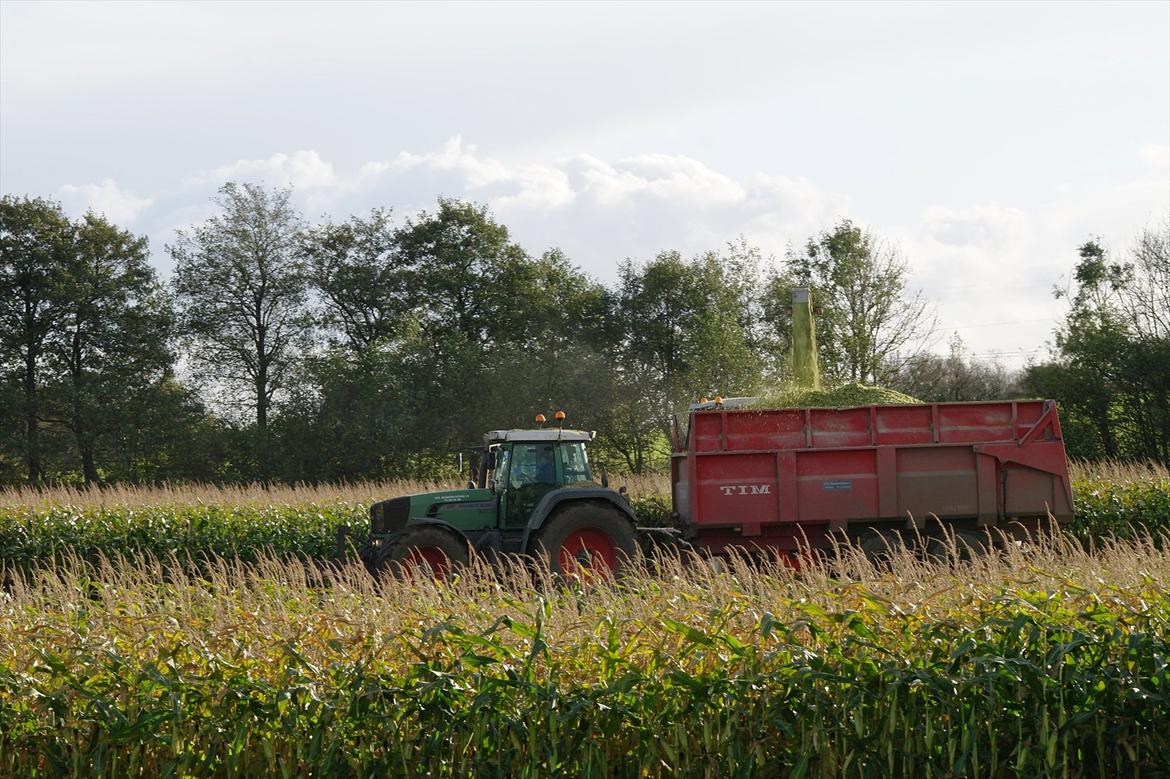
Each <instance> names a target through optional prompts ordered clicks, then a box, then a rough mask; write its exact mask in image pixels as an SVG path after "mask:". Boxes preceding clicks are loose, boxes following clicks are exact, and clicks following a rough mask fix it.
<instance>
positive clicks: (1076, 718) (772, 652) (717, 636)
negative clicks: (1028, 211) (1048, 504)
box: [0, 536, 1170, 777]
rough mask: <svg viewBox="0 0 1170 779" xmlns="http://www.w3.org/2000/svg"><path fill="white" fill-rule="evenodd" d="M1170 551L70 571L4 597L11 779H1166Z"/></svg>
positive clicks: (0, 699) (1066, 545)
mask: <svg viewBox="0 0 1170 779" xmlns="http://www.w3.org/2000/svg"><path fill="white" fill-rule="evenodd" d="M1162 540H1163V541H1164V540H1165V539H1162ZM1168 548H1170V545H1167V544H1165V543H1162V544H1158V543H1155V539H1152V538H1150V537H1148V536H1147V537H1138V538H1134V539H1130V540H1116V541H1115V540H1106V541H1105V542H1103V543H1102V544H1100V545H1099V546H1098V547H1097V548H1096V549H1094V550H1093V551H1091V552H1090V551H1086V550H1085V549H1084V548H1083V547H1081V546H1080V545H1077V544H1073V543H1070V542H1068V541H1067V540H1062V539H1043V540H1039V541H1038V542H1037V543H1035V544H1032V545H1029V546H1028V547H1011V548H1009V549H1006V550H1003V551H1001V552H999V553H997V554H996V555H994V556H991V557H988V558H985V559H981V560H979V561H977V562H976V563H960V562H957V561H954V560H951V561H946V562H942V563H929V564H928V563H924V562H922V561H918V560H915V559H913V558H910V557H908V556H899V557H896V558H895V560H894V561H893V567H892V569H890V570H878V569H875V568H873V567H871V566H870V565H869V564H868V563H867V562H866V560H865V558H864V556H863V555H861V554H860V553H859V552H858V551H857V550H845V552H844V554H843V556H842V558H841V560H840V562H839V563H837V564H835V567H828V565H827V564H822V563H810V564H809V565H806V566H805V568H804V569H803V570H801V571H799V572H797V571H794V570H793V569H791V568H790V567H788V566H785V565H782V564H777V565H771V566H761V565H752V566H747V565H742V564H740V562H739V561H732V564H731V566H730V570H729V571H727V572H717V571H715V570H713V569H712V568H710V567H708V566H706V565H702V564H689V565H684V564H683V563H682V562H681V561H677V560H676V561H667V562H666V563H665V564H664V565H663V566H661V567H660V568H659V569H657V570H656V571H655V572H653V573H651V572H650V571H649V570H646V569H639V570H637V571H635V572H633V573H632V574H631V575H630V576H629V577H627V578H624V579H622V580H621V581H616V582H615V581H610V580H599V579H593V580H587V581H585V582H571V581H570V582H566V583H563V584H560V585H557V584H554V583H553V582H550V581H548V580H547V579H546V578H542V577H541V576H539V575H534V574H531V573H530V572H528V571H526V570H525V569H522V568H505V569H491V568H488V567H484V566H477V567H475V568H473V569H472V570H470V571H468V572H466V573H465V574H464V575H463V576H461V577H460V578H458V579H457V580H456V581H454V582H452V583H450V584H438V583H434V582H430V581H419V580H414V581H410V582H399V581H388V582H381V583H379V582H375V581H374V580H372V579H371V578H370V577H369V576H368V575H367V574H366V573H365V571H364V570H362V569H360V568H358V567H347V568H341V569H336V570H327V571H321V570H320V569H318V568H313V567H306V566H304V565H301V564H299V563H296V562H295V561H289V560H275V559H265V560H262V561H261V562H260V563H259V564H257V565H252V566H245V565H242V564H237V563H232V562H229V561H219V562H218V563H217V564H216V565H215V566H213V567H212V568H211V569H210V570H209V571H207V572H206V573H205V574H204V575H202V576H195V575H193V574H189V573H184V572H183V571H182V570H181V569H178V568H177V567H174V566H167V565H164V564H161V563H159V562H158V561H156V560H151V559H150V558H138V559H130V560H122V559H115V560H111V561H106V562H102V563H100V564H98V565H96V566H95V565H91V564H88V563H84V562H81V561H76V560H75V561H73V562H72V563H70V564H68V565H66V566H64V567H61V568H58V569H55V570H43V571H39V572H36V573H35V574H33V575H30V576H27V577H26V576H21V577H18V578H17V580H16V581H15V582H14V583H13V586H12V587H11V589H10V590H9V592H7V593H6V594H0V775H4V776H14V777H21V776H167V775H169V776H187V775H190V776H262V775H271V776H275V775H302V776H303V775H321V776H342V777H346V776H355V777H356V776H383V775H394V776H428V777H429V776H466V775H475V776H509V777H523V776H629V777H634V776H777V775H788V776H811V777H837V776H859V777H860V776H875V777H876V776H940V777H941V776H1008V775H1012V776H1019V775H1024V776H1069V777H1078V776H1115V775H1129V776H1134V775H1142V776H1147V775H1148V776H1156V775H1165V774H1164V773H1159V772H1165V771H1166V770H1168V768H1170V766H1168V764H1167V752H1166V749H1165V747H1166V743H1167V733H1166V730H1165V723H1166V722H1167V721H1170V672H1168V661H1170V644H1168V638H1167V637H1168V636H1170V597H1168V594H1167V590H1166V586H1165V583H1166V582H1167V581H1170V551H1167V549H1168ZM164 571H165V575H164Z"/></svg>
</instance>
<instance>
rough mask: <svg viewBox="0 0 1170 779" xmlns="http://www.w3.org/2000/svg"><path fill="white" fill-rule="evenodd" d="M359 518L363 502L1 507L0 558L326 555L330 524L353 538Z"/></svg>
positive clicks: (333, 531)
mask: <svg viewBox="0 0 1170 779" xmlns="http://www.w3.org/2000/svg"><path fill="white" fill-rule="evenodd" d="M366 517H367V507H366V506H355V505H351V504H346V503H331V504H312V503H310V504H302V505H176V506H143V507H140V508H125V507H109V508H102V507H98V508H95V507H87V508H79V507H75V506H53V507H51V508H47V509H32V508H24V509H15V508H7V509H0V563H3V564H17V565H20V566H22V567H23V566H38V565H44V564H46V563H50V562H52V561H61V560H62V559H64V558H66V557H69V556H76V557H79V558H81V559H83V560H89V561H96V560H98V559H99V558H100V557H102V556H105V557H114V556H118V555H141V554H149V555H154V556H155V557H159V558H167V557H169V556H170V555H175V556H177V557H178V558H179V559H180V560H183V559H186V558H193V559H196V560H198V559H200V558H203V557H211V558H220V557H223V558H230V559H240V560H244V561H255V560H257V559H258V558H259V557H260V556H261V555H295V556H298V557H304V558H314V559H331V558H334V557H335V556H336V547H337V528H338V527H339V526H340V525H343V524H349V525H350V526H351V527H352V528H353V529H354V531H355V532H356V533H357V534H358V535H359V536H360V534H361V533H362V532H364V529H365V528H367V527H368V520H367V518H366ZM358 542H359V543H360V537H359V539H358Z"/></svg>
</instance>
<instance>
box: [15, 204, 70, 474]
mask: <svg viewBox="0 0 1170 779" xmlns="http://www.w3.org/2000/svg"><path fill="white" fill-rule="evenodd" d="M73 243H74V226H73V224H72V223H71V222H70V221H69V219H68V218H67V217H66V216H65V214H64V213H63V212H62V210H61V206H60V205H59V204H57V203H53V202H50V201H48V200H43V199H41V198H35V199H30V198H16V197H11V196H5V197H3V198H0V370H2V371H3V372H4V373H7V374H9V375H11V376H12V377H13V378H14V379H15V381H16V382H17V383H18V385H19V388H20V390H19V402H20V404H21V407H22V408H21V415H22V417H23V433H24V461H25V470H26V472H27V475H28V481H29V483H30V484H39V483H40V482H41V479H42V478H43V476H44V472H43V465H42V452H41V435H40V433H41V421H42V420H41V412H42V408H41V405H42V404H41V395H42V390H43V387H44V381H43V379H44V377H43V372H44V370H45V360H46V355H45V347H46V342H47V341H48V339H49V338H50V337H51V336H52V334H53V332H54V330H55V328H57V327H58V325H59V324H60V320H61V317H62V316H63V313H64V309H65V306H64V302H63V301H64V296H63V294H62V290H63V287H64V285H65V283H66V278H67V275H68V268H69V264H70V258H71V257H72V255H73Z"/></svg>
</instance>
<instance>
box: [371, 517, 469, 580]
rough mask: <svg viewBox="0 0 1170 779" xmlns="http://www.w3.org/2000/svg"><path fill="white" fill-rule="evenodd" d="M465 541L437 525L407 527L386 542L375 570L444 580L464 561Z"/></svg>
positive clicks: (465, 554)
mask: <svg viewBox="0 0 1170 779" xmlns="http://www.w3.org/2000/svg"><path fill="white" fill-rule="evenodd" d="M467 562H468V554H467V545H466V544H464V543H463V542H462V541H460V540H459V539H457V538H455V536H454V535H452V534H451V533H450V532H448V531H446V530H443V529H442V528H438V527H427V526H425V525H423V526H421V527H416V528H411V529H408V530H406V531H405V532H404V533H403V534H402V535H400V536H399V537H398V538H397V539H396V540H395V541H394V543H392V544H390V545H389V546H388V547H387V548H386V551H385V552H384V553H383V554H382V556H381V559H379V560H378V562H377V564H376V565H375V571H374V572H375V573H377V574H381V573H389V574H391V575H392V576H396V577H398V578H400V579H411V578H415V577H428V578H432V579H438V580H439V581H447V580H448V579H450V578H451V575H452V573H453V572H454V571H455V570H457V569H458V568H460V567H461V566H464V565H467Z"/></svg>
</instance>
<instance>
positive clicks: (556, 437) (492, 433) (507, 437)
mask: <svg viewBox="0 0 1170 779" xmlns="http://www.w3.org/2000/svg"><path fill="white" fill-rule="evenodd" d="M594 435H595V433H593V432H592V431H586V430H545V429H541V430H489V431H488V432H486V433H484V434H483V440H484V443H487V444H499V443H503V442H504V441H592V440H593V436H594Z"/></svg>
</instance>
